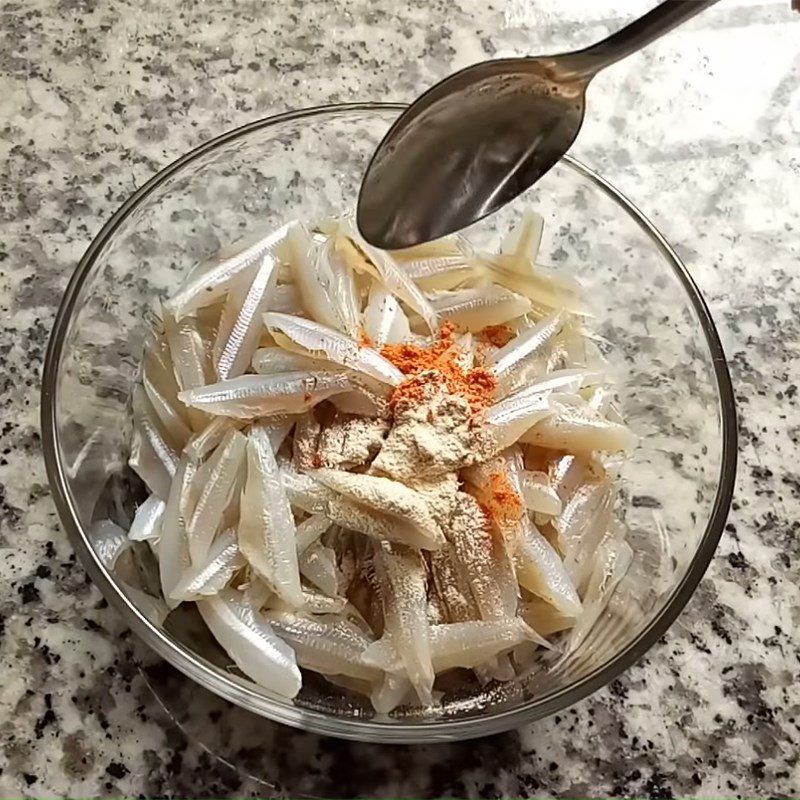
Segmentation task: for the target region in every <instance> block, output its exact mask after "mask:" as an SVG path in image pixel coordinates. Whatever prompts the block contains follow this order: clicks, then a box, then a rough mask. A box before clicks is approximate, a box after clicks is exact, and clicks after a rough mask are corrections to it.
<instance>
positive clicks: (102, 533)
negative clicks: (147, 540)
mask: <svg viewBox="0 0 800 800" xmlns="http://www.w3.org/2000/svg"><path fill="white" fill-rule="evenodd" d="M88 539H89V541H90V542H91V545H92V548H93V549H94V551H95V553H96V555H97V557H98V558H99V559H100V561H101V562H102V563H103V566H104V567H105V568H106V569H108V570H109V571H112V570H113V569H114V567H115V566H116V564H117V559H118V558H119V557H120V556H121V555H122V554H123V553H124V552H125V551H126V550H127V549H128V548H129V547H130V546H131V540H130V539H129V538H128V534H126V533H125V531H124V530H123V529H122V528H120V526H119V525H117V524H116V523H115V522H112V521H111V520H110V519H103V520H99V521H98V522H94V523H92V527H91V528H90V529H89V536H88Z"/></svg>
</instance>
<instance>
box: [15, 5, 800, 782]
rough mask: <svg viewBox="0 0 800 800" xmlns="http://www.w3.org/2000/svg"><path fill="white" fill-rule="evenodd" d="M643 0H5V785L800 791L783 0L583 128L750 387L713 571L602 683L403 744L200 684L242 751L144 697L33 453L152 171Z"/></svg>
mask: <svg viewBox="0 0 800 800" xmlns="http://www.w3.org/2000/svg"><path fill="white" fill-rule="evenodd" d="M648 5H652V3H648V2H645V0H595V2H593V3H586V2H585V0H582V1H581V2H578V0H490V2H488V3H487V2H486V1H485V0H456V2H443V0H410V1H409V2H405V3H389V2H386V0H373V2H367V1H366V0H342V2H337V3H334V2H330V0H327V1H325V0H288V1H287V2H285V3H270V4H263V3H260V2H254V1H253V0H248V1H247V2H244V1H243V2H238V3H236V4H233V3H223V2H219V1H218V0H210V1H209V2H204V3H197V2H182V3H173V2H168V0H148V1H147V2H144V3H139V2H126V0H25V2H23V1H22V0H18V1H17V2H15V0H6V2H4V3H3V5H2V7H0V126H2V130H1V133H2V135H1V136H0V153H1V154H2V158H3V163H4V165H5V168H4V170H3V175H4V178H3V180H2V182H0V220H1V221H2V236H0V354H2V359H3V367H2V370H0V400H1V401H2V408H3V414H2V419H0V675H1V676H2V678H0V746H1V747H2V750H0V797H8V796H20V795H23V796H37V797H46V796H71V797H75V796H78V797H86V796H97V795H113V796H119V795H132V796H135V795H139V796H143V797H145V796H146V797H155V796H170V795H177V796H187V795H190V796H209V797H211V796H217V797H219V796H228V795H248V794H268V793H269V792H270V789H269V787H268V786H267V784H266V783H262V782H260V781H259V780H258V779H259V778H260V779H262V780H266V781H267V782H271V783H277V784H279V785H280V786H281V787H282V788H283V789H284V790H285V791H286V792H288V793H290V794H294V795H295V796H296V795H297V794H304V793H305V794H314V793H317V794H320V795H323V796H333V795H337V796H345V797H352V796H355V795H358V794H361V795H365V796H373V797H374V796H392V797H398V796H427V795H431V794H435V795H439V796H442V795H447V796H465V795H468V796H480V797H497V796H508V795H511V796H530V795H560V796H569V797H576V796H577V797H583V796H597V795H609V794H613V795H619V796H627V795H639V796H651V797H670V796H672V795H676V796H677V795H699V796H753V795H761V796H764V795H773V796H797V795H798V794H800V765H798V753H800V689H798V685H799V684H798V680H797V675H798V672H800V656H799V655H798V652H799V650H800V523H798V519H800V513H798V511H800V466H799V465H800V447H799V446H798V438H799V437H800V413H799V412H798V398H797V391H798V390H797V386H798V384H799V383H800V323H798V320H800V270H798V260H799V259H800V244H798V234H799V233H800V205H799V204H798V197H800V89H798V84H800V56H798V49H797V43H798V41H800V14H793V13H791V12H790V10H789V0H780V2H777V1H775V2H771V1H770V0H766V1H764V2H760V3H757V2H751V0H728V2H726V3H721V4H720V5H719V6H716V7H714V8H712V9H711V10H709V11H707V12H705V13H704V14H703V15H701V16H700V17H698V18H697V19H695V20H694V21H693V22H692V23H690V24H688V25H687V26H686V27H685V28H683V29H681V30H680V31H677V32H675V33H673V34H672V35H671V36H669V37H668V38H666V39H664V40H662V41H661V42H658V43H656V44H655V45H653V46H651V47H650V48H649V49H648V50H647V51H646V52H645V53H643V54H639V55H636V56H633V57H631V58H630V59H628V60H627V61H625V62H623V63H621V64H619V65H617V66H616V67H614V68H613V69H611V70H609V71H608V72H607V73H605V74H603V75H602V76H601V77H599V78H598V79H597V80H596V82H595V83H594V84H593V86H592V88H591V93H590V94H591V96H590V100H591V102H590V106H589V114H588V117H587V122H586V126H585V128H584V131H583V133H582V135H581V138H580V141H579V142H578V143H577V144H576V146H575V148H574V152H575V154H576V155H577V156H578V157H580V158H581V159H583V160H585V161H586V162H587V163H588V164H589V165H591V166H593V167H595V168H597V169H598V170H599V171H600V172H602V173H603V174H604V175H606V176H607V177H608V178H609V179H610V180H611V181H612V182H613V183H614V184H616V185H617V186H618V187H620V188H621V189H622V190H623V191H624V192H626V193H627V194H628V195H629V196H630V197H631V198H633V199H634V200H635V201H637V202H638V203H639V204H640V205H641V207H642V208H643V210H644V211H645V213H647V214H648V215H649V216H650V217H651V218H652V219H653V220H654V221H655V222H656V224H657V225H658V226H659V227H660V228H661V230H662V231H663V232H664V233H665V235H666V236H667V238H668V239H669V240H671V241H672V242H674V243H676V244H677V249H678V251H679V253H680V255H681V256H682V257H683V258H684V259H685V261H686V263H687V265H688V266H689V268H690V270H691V272H692V274H693V275H694V277H695V278H696V280H697V282H698V283H699V285H700V286H701V288H702V290H703V292H704V293H705V296H706V298H707V299H708V301H709V304H710V306H711V310H712V312H713V315H714V318H715V320H716V322H717V324H718V326H719V327H720V331H721V336H722V339H723V342H724V344H725V347H726V351H727V355H728V358H729V362H730V366H731V371H732V376H733V380H734V385H735V390H736V397H737V400H738V403H739V407H740V410H741V419H740V436H741V452H740V469H739V479H738V486H737V494H736V500H735V503H734V506H733V511H732V513H731V516H730V521H729V523H728V525H727V529H726V535H725V536H724V538H723V540H722V542H721V544H720V547H719V550H718V552H717V555H716V557H715V559H714V561H713V563H712V565H711V567H710V569H709V571H708V574H707V576H706V578H705V579H704V580H703V582H702V584H701V586H700V588H699V589H698V591H697V593H696V595H695V597H694V599H693V600H692V601H691V602H690V603H689V605H688V607H687V609H686V610H685V611H684V613H683V614H682V615H681V616H680V618H679V619H678V621H677V622H676V624H675V625H674V626H673V627H672V629H671V630H670V631H669V633H668V634H667V635H666V636H665V637H664V638H663V639H662V640H661V641H659V642H658V643H657V645H656V646H655V647H654V648H653V649H652V650H651V651H650V652H649V653H648V655H647V656H646V657H645V658H643V659H642V660H641V661H640V662H639V664H638V665H636V666H635V667H634V668H632V669H630V670H629V671H628V672H627V673H625V674H624V675H623V676H622V677H621V678H619V679H618V680H616V681H614V682H613V683H612V684H611V685H610V686H608V687H606V688H605V689H603V690H602V691H600V692H598V693H597V694H595V695H593V696H592V697H590V698H588V699H586V700H584V701H583V702H581V703H579V704H578V705H576V706H575V707H573V708H571V709H569V710H568V711H566V712H564V713H562V714H560V715H558V716H556V717H552V718H550V719H548V720H544V721H542V722H539V723H537V724H535V725H532V726H530V727H528V728H526V729H524V730H521V731H518V732H514V733H509V734H506V735H503V736H499V737H495V738H493V739H489V740H484V741H481V742H477V743H468V744H465V745H442V746H437V747H426V748H405V747H404V748H394V749H389V748H386V747H380V746H378V745H372V746H354V745H348V744H345V743H341V742H335V741H332V740H321V739H319V738H317V737H313V736H308V735H304V734H300V733H297V732H293V731H289V730H288V729H283V728H278V727H277V726H275V725H271V724H270V723H268V722H266V721H261V720H259V721H257V722H254V720H253V718H250V717H248V716H247V715H245V714H243V713H242V712H239V711H235V710H232V709H230V708H226V707H224V706H222V705H221V704H217V705H218V707H214V703H213V701H212V700H209V699H208V698H203V697H202V696H201V695H202V692H201V691H200V690H197V692H196V693H194V694H193V695H192V697H193V698H194V700H193V702H195V701H196V702H197V704H198V705H197V707H198V708H208V709H210V710H209V711H208V713H207V715H206V716H204V717H203V718H202V719H201V720H200V721H199V722H198V723H197V725H196V727H195V729H194V730H190V734H192V737H193V736H194V735H198V736H199V737H200V738H201V739H202V738H203V735H204V734H203V728H205V729H209V728H213V729H214V730H218V731H222V734H220V739H221V740H224V741H225V742H226V743H228V747H227V750H226V751H225V752H224V755H226V757H227V758H229V759H230V760H232V761H235V763H236V764H237V765H239V767H240V768H241V769H240V771H238V772H237V771H235V770H233V769H231V768H229V767H228V766H226V765H225V764H223V763H221V762H220V761H218V760H216V759H214V758H213V757H211V756H210V755H209V754H208V753H207V752H206V751H205V750H204V749H203V747H202V746H201V745H200V744H199V743H198V742H197V741H196V740H195V739H194V738H187V736H186V735H185V734H184V733H183V732H181V731H180V730H179V729H178V728H176V727H175V726H174V725H172V724H171V723H170V722H169V720H168V719H167V717H166V715H165V712H164V711H163V710H162V708H161V706H160V705H159V704H158V703H157V702H156V700H155V699H154V697H153V695H152V693H151V692H150V690H149V689H148V687H147V685H146V684H145V681H144V678H143V676H142V673H141V672H139V670H138V669H137V668H136V666H135V664H134V658H135V657H144V656H142V655H141V649H142V648H141V645H139V644H138V643H137V642H136V641H135V640H134V637H133V636H132V634H130V633H129V632H128V631H127V630H126V629H125V626H124V625H123V624H122V622H121V620H120V618H119V617H118V616H117V614H116V613H115V612H114V611H113V610H111V609H109V608H108V607H107V605H106V603H105V601H103V600H102V598H101V596H100V594H99V592H98V591H97V590H96V589H95V588H94V587H93V586H92V585H91V584H89V583H88V582H87V580H86V578H85V575H84V574H83V571H82V570H81V568H80V567H79V566H78V565H77V564H76V562H75V558H74V556H73V554H72V551H71V548H70V546H69V544H68V542H67V541H66V539H65V535H64V533H63V531H62V529H61V527H60V525H59V523H58V520H57V517H56V513H55V509H54V506H53V502H52V500H51V497H50V494H49V491H48V488H47V482H46V478H45V473H44V467H43V464H42V459H41V453H40V450H41V443H40V437H39V433H38V387H39V378H40V370H41V366H42V359H43V353H44V349H45V345H46V340H47V336H48V333H49V330H50V327H51V322H52V319H53V315H54V311H55V308H56V305H57V303H58V300H59V297H60V294H61V292H62V290H63V289H64V287H65V285H66V282H67V279H68V276H69V274H70V272H71V270H72V268H73V267H74V265H75V263H76V261H77V260H78V258H79V257H80V255H81V254H82V252H83V251H84V249H85V248H86V247H87V245H88V244H89V242H90V241H91V238H92V237H93V236H94V235H95V234H96V233H97V231H98V230H99V228H100V226H101V225H102V223H103V221H104V220H105V219H107V218H108V216H109V215H110V214H111V212H112V211H113V209H114V208H115V207H116V206H117V205H118V204H119V203H120V202H122V200H123V199H124V198H125V197H126V196H127V195H128V194H130V192H131V191H133V189H134V188H135V187H136V186H139V185H141V183H142V182H143V181H145V180H146V179H147V178H149V177H150V176H151V175H152V174H153V173H154V172H156V171H157V170H158V169H160V168H161V167H163V166H164V165H165V164H167V163H168V162H169V161H171V160H173V159H174V158H176V157H177V156H178V155H180V154H181V153H183V152H184V151H186V150H187V149H189V148H191V147H194V146H195V145H197V144H199V143H200V142H202V141H204V140H205V139H207V138H209V137H211V136H214V135H216V134H219V133H220V132H222V131H225V130H227V129H229V128H231V127H234V126H237V125H240V124H242V123H245V122H248V121H250V120H253V119H256V118H258V117H261V116H264V115H268V114H270V113H273V112H275V111H278V110H282V109H285V108H287V107H295V106H306V105H314V104H320V103H326V102H332V101H334V102H335V101H340V102H341V101H348V100H353V99H410V98H411V97H413V96H414V94H415V92H417V91H418V90H420V89H422V88H424V87H426V86H427V85H429V84H430V83H432V82H433V81H435V80H436V79H438V78H441V77H443V76H444V75H445V74H447V73H448V72H450V71H452V70H453V69H456V68H458V67H461V66H464V65H466V64H468V63H471V62H473V61H477V60H480V59H482V58H486V57H488V56H503V55H512V54H525V53H529V52H533V53H535V52H540V51H554V50H559V49H561V48H572V47H577V46H580V45H583V44H587V43H589V42H591V41H593V40H596V39H598V38H600V37H602V36H603V35H605V34H606V33H607V32H608V31H610V30H612V29H614V28H616V27H618V26H619V25H620V24H621V22H622V20H624V19H627V18H629V17H630V16H632V15H634V14H637V13H640V12H641V11H642V10H643V9H644V8H645V7H646V6H648ZM745 51H747V52H749V53H752V54H753V55H752V59H753V60H752V62H751V61H746V60H745V59H744V58H743V56H742V54H743V53H744V52H745ZM137 654H138V656H137ZM153 669H154V670H155V672H154V673H152V674H155V675H156V676H157V677H159V676H158V673H159V668H158V667H154V668H153ZM162 672H163V669H162ZM173 678H174V676H173ZM173 678H171V677H170V676H169V675H163V674H162V675H160V679H163V680H165V681H169V680H172V679H173ZM203 703H207V705H203ZM242 731H248V734H247V737H245V738H242V736H241V732H242ZM229 733H230V735H229ZM234 733H236V734H238V736H234ZM234 740H236V741H240V742H244V744H241V745H240V746H238V748H239V749H237V750H236V751H235V752H233V751H232V750H231V747H232V746H231V745H230V742H231V741H234ZM262 743H263V744H262Z"/></svg>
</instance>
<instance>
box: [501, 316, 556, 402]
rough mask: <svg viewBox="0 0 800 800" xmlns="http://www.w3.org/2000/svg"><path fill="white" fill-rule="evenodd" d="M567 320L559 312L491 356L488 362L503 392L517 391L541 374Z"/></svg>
mask: <svg viewBox="0 0 800 800" xmlns="http://www.w3.org/2000/svg"><path fill="white" fill-rule="evenodd" d="M566 319H567V316H566V314H565V313H564V312H563V311H556V312H554V313H553V314H551V315H550V316H548V317H545V318H544V319H543V320H541V321H540V322H538V323H537V324H536V325H535V326H534V327H533V328H528V329H527V330H524V331H522V332H521V333H519V334H518V335H517V336H515V337H514V338H513V339H512V340H511V341H510V342H508V344H506V345H504V346H503V347H501V348H500V349H499V350H496V351H495V352H494V353H492V354H491V355H489V356H488V358H487V361H488V363H489V365H490V367H491V370H492V372H493V373H494V375H495V377H496V378H497V380H498V382H499V383H500V385H501V386H502V387H503V391H504V392H506V393H507V392H509V391H512V390H513V389H515V388H516V387H517V386H519V385H520V384H521V383H523V382H524V381H525V379H526V378H527V377H528V376H529V375H530V374H531V373H535V372H537V371H538V372H541V369H542V367H543V363H542V362H543V359H544V357H545V356H546V355H547V351H548V349H549V348H550V346H551V345H552V343H553V342H554V341H555V338H556V336H558V334H559V332H560V331H561V329H562V327H563V326H564V323H565V322H566Z"/></svg>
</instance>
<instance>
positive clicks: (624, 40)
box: [357, 0, 717, 249]
mask: <svg viewBox="0 0 800 800" xmlns="http://www.w3.org/2000/svg"><path fill="white" fill-rule="evenodd" d="M716 1H717V0H666V2H663V3H661V4H660V5H658V6H656V7H655V8H654V9H653V10H652V11H650V12H648V13H647V14H645V15H644V16H643V17H641V18H640V19H638V20H636V21H635V22H632V23H631V24H630V25H628V26H626V27H625V28H623V29H622V30H620V31H617V32H616V33H614V34H612V35H611V36H609V37H608V38H607V39H604V40H603V41H602V42H599V43H598V44H595V45H592V46H591V47H587V48H586V49H585V50H578V51H576V52H574V53H565V54H563V55H557V56H542V57H538V58H506V59H500V60H496V61H484V62H483V63H480V64H475V65H473V66H471V67H467V68H466V69H463V70H461V71H460V72H457V73H455V74H454V75H451V76H450V77H449V78H445V80H443V81H442V82H441V83H437V84H436V85H435V86H434V87H433V88H431V89H429V90H428V91H427V92H425V94H423V95H422V96H421V97H419V98H418V99H417V100H416V101H415V102H414V103H412V104H411V105H410V106H409V107H408V109H407V110H406V111H404V112H403V113H402V114H401V115H400V117H399V118H398V119H397V121H396V122H395V123H394V124H393V125H392V127H391V128H390V130H389V132H388V133H387V134H386V136H385V137H384V139H383V141H382V142H381V143H380V145H379V146H378V149H377V151H376V152H375V154H374V155H373V157H372V160H371V161H370V164H369V166H368V167H367V172H366V174H365V176H364V180H363V182H362V184H361V192H360V194H359V198H358V212H357V221H358V227H359V229H360V231H361V233H362V235H363V236H364V238H365V239H366V240H367V241H368V242H370V243H371V244H373V245H376V246H377V247H382V248H386V249H398V248H402V247H410V246H411V245H414V244H419V243H421V242H426V241H429V240H431V239H436V238H438V237H439V236H444V235H446V234H448V233H453V232H454V231H457V230H460V229H461V228H465V227H466V226H467V225H470V224H471V223H473V222H477V220H479V219H482V218H483V217H485V216H487V215H488V214H491V213H492V212H493V211H496V210H497V209H498V208H500V207H501V206H503V205H505V204H506V203H508V202H509V201H511V200H513V199H514V198H515V197H516V196H517V195H518V194H520V193H521V192H524V191H525V190H526V189H527V188H528V187H529V186H531V185H532V184H533V183H535V182H536V181H537V180H538V179H539V178H541V176H542V175H544V173H545V172H547V171H548V170H549V169H550V168H551V167H552V166H553V165H554V164H555V163H556V162H557V161H558V160H559V159H560V158H561V156H563V155H564V153H566V152H567V150H568V149H569V148H570V146H571V145H572V143H573V142H574V141H575V137H576V136H577V135H578V131H579V130H580V128H581V123H582V122H583V116H584V111H585V107H586V87H587V86H588V85H589V81H591V79H592V78H593V77H594V76H595V75H596V74H597V73H598V72H599V71H600V70H601V69H603V68H604V67H607V66H608V65H609V64H613V63H614V62H616V61H619V60H620V59H621V58H624V57H625V56H627V55H630V54H631V53H634V52H636V51H637V50H639V49H640V48H642V47H644V46H645V45H647V44H649V43H650V42H652V41H653V40H654V39H656V38H658V37H659V36H661V35H662V34H664V33H666V32H667V31H669V30H671V29H672V28H674V27H675V26H676V25H679V24H680V23H681V22H684V21H685V20H687V19H689V18H690V17H693V16H694V15H695V14H697V13H699V12H700V11H702V10H703V9H705V8H707V7H708V6H710V5H712V4H713V3H715V2H716Z"/></svg>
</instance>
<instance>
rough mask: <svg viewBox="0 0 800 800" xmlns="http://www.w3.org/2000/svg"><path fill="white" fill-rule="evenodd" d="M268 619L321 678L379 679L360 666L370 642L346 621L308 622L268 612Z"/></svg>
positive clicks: (289, 615) (305, 619)
mask: <svg viewBox="0 0 800 800" xmlns="http://www.w3.org/2000/svg"><path fill="white" fill-rule="evenodd" d="M267 618H268V619H269V620H270V623H271V625H272V626H273V630H275V632H276V633H278V634H279V635H280V636H281V638H282V639H283V640H284V641H286V642H287V644H289V645H290V646H291V647H292V649H293V650H294V652H295V653H296V655H297V660H298V661H299V663H300V665H301V666H303V667H305V668H306V669H313V670H314V671H315V672H321V673H322V674H323V675H346V676H349V677H351V678H361V679H364V680H368V681H369V680H376V679H377V678H378V677H379V673H378V671H377V670H376V669H375V668H374V667H370V666H367V665H366V664H364V663H363V662H362V655H363V653H364V650H366V648H367V647H368V646H369V645H370V644H371V639H369V638H367V637H366V636H365V635H364V633H363V631H361V630H360V629H359V628H358V627H357V626H356V625H353V623H351V622H348V621H347V620H345V619H336V620H335V621H330V622H329V621H327V620H321V619H307V618H305V617H301V616H299V615H297V614H291V613H289V614H287V613H283V612H280V611H269V612H267Z"/></svg>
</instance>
